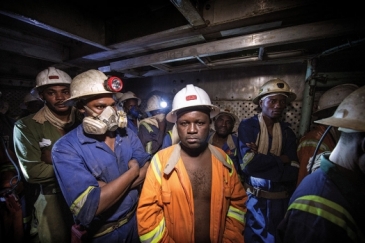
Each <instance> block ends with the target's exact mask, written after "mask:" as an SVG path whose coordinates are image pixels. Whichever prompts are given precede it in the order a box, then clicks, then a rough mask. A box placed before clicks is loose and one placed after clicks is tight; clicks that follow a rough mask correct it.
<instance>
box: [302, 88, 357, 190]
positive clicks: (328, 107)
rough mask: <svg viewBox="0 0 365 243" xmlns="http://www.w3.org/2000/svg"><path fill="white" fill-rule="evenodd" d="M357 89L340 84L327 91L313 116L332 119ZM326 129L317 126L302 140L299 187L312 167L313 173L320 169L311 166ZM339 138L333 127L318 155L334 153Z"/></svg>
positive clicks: (317, 166) (323, 126) (322, 126)
mask: <svg viewBox="0 0 365 243" xmlns="http://www.w3.org/2000/svg"><path fill="white" fill-rule="evenodd" d="M357 88H358V86H357V85H355V84H340V85H337V86H335V87H333V88H331V89H329V90H327V91H326V92H324V93H323V94H322V96H321V97H320V98H319V101H318V109H317V111H315V112H314V113H313V116H314V117H316V118H317V119H324V118H327V117H331V116H332V115H333V113H334V112H335V110H336V108H337V107H338V105H339V104H340V103H341V102H342V101H343V100H344V99H345V98H346V97H347V96H348V95H349V94H351V92H353V91H355V90H356V89H357ZM326 128H327V127H326V126H325V125H322V124H315V126H314V127H313V129H312V130H310V131H309V132H307V133H306V134H304V136H303V137H302V138H301V139H300V141H299V145H298V148H297V155H298V159H299V164H300V167H299V174H298V182H297V186H298V185H299V184H300V182H302V180H303V178H304V177H306V176H307V175H308V171H309V169H310V167H312V171H311V172H313V171H314V170H315V169H317V168H319V164H318V163H316V164H315V165H314V166H312V165H311V162H312V158H311V157H312V156H313V154H314V152H315V150H316V147H317V144H318V142H319V140H320V139H321V137H322V135H323V134H324V132H325V131H326ZM339 138H340V132H339V131H338V130H337V128H336V127H332V128H331V130H330V131H329V133H327V135H326V136H325V137H324V139H323V141H322V143H321V145H320V147H319V149H318V151H317V155H319V154H322V153H324V152H330V151H332V150H333V149H334V147H335V146H336V144H337V142H338V139H339ZM316 161H320V160H316Z"/></svg>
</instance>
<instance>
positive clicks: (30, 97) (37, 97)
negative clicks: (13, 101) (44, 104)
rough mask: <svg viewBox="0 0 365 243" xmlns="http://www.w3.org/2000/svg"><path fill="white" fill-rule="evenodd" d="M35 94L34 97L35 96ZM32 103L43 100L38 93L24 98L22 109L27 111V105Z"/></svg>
mask: <svg viewBox="0 0 365 243" xmlns="http://www.w3.org/2000/svg"><path fill="white" fill-rule="evenodd" d="M33 93H34V95H33ZM31 101H41V98H40V97H39V95H38V92H37V91H35V92H30V93H28V94H26V95H25V96H24V99H23V103H21V104H20V109H23V110H25V109H27V103H29V102H31Z"/></svg>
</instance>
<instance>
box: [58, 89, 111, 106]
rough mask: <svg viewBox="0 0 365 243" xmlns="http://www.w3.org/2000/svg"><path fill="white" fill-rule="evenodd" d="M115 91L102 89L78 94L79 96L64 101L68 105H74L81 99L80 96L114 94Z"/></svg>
mask: <svg viewBox="0 0 365 243" xmlns="http://www.w3.org/2000/svg"><path fill="white" fill-rule="evenodd" d="M113 93H114V92H110V91H106V90H105V91H100V92H93V93H84V94H82V95H77V96H74V97H72V98H69V99H67V100H65V101H64V102H63V104H64V105H66V106H74V105H75V104H76V102H77V100H79V99H80V98H90V97H92V96H95V95H99V94H113Z"/></svg>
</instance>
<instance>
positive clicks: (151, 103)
mask: <svg viewBox="0 0 365 243" xmlns="http://www.w3.org/2000/svg"><path fill="white" fill-rule="evenodd" d="M162 102H165V106H163V105H162ZM166 108H167V103H166V101H164V100H163V99H162V98H161V96H158V95H152V96H151V97H150V98H149V99H148V100H147V107H146V109H145V112H148V111H155V110H162V109H166Z"/></svg>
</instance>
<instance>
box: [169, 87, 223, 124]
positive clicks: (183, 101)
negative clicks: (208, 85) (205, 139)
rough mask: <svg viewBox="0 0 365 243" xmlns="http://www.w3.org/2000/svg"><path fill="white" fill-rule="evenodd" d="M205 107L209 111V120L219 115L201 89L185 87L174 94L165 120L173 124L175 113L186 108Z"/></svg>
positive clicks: (175, 118)
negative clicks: (170, 108)
mask: <svg viewBox="0 0 365 243" xmlns="http://www.w3.org/2000/svg"><path fill="white" fill-rule="evenodd" d="M197 106H205V107H207V108H209V110H210V118H213V117H215V116H216V115H217V114H218V113H219V108H218V107H217V106H215V105H212V102H211V101H210V98H209V95H208V94H207V92H205V91H204V90H203V89H201V88H199V87H196V86H194V85H192V84H188V85H186V87H185V88H183V89H181V90H180V91H179V92H177V93H176V95H175V97H174V100H173V101H172V110H171V111H170V112H169V113H168V114H167V116H166V119H167V120H168V121H169V122H172V123H175V122H176V120H177V115H176V113H177V112H178V111H179V110H181V109H184V108H187V107H197Z"/></svg>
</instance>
